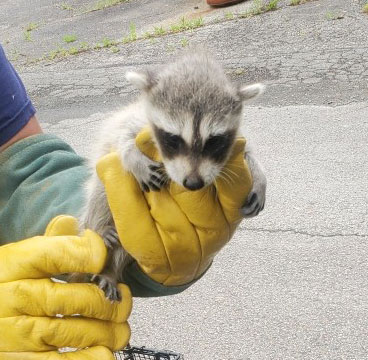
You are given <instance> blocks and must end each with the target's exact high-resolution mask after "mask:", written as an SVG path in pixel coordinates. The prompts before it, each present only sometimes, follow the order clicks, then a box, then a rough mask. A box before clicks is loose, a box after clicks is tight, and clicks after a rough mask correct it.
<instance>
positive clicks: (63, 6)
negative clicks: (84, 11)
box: [57, 2, 75, 11]
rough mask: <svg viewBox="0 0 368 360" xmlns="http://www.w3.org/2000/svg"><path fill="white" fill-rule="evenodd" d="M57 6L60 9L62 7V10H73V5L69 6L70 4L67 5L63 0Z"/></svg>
mask: <svg viewBox="0 0 368 360" xmlns="http://www.w3.org/2000/svg"><path fill="white" fill-rule="evenodd" d="M57 7H59V8H60V9H62V10H69V11H73V10H75V9H74V8H73V6H71V5H69V4H67V3H65V2H63V3H61V4H59V5H57Z"/></svg>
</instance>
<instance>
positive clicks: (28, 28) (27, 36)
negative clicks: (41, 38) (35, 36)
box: [23, 22, 40, 41]
mask: <svg viewBox="0 0 368 360" xmlns="http://www.w3.org/2000/svg"><path fill="white" fill-rule="evenodd" d="M39 26H40V25H39V24H37V23H33V22H31V23H29V24H28V25H27V26H26V27H25V28H24V30H25V31H24V33H23V35H24V39H25V40H26V41H32V38H31V31H33V30H36V29H37V28H38V27H39Z"/></svg>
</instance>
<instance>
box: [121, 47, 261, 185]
mask: <svg viewBox="0 0 368 360" xmlns="http://www.w3.org/2000/svg"><path fill="white" fill-rule="evenodd" d="M126 77H127V79H128V80H129V81H130V82H131V83H133V84H134V85H135V86H136V87H137V88H138V89H140V90H141V92H142V94H143V101H144V102H143V103H144V106H145V108H146V113H147V117H148V119H147V120H148V122H149V124H150V125H151V127H152V130H153V134H154V140H155V142H156V145H157V147H158V149H159V151H160V154H161V156H162V159H163V163H164V166H165V169H166V172H167V174H168V176H169V177H170V178H171V179H172V180H173V181H175V182H177V183H178V184H180V185H182V186H184V187H186V188H187V189H189V190H198V189H200V188H202V187H204V186H206V185H209V184H211V183H212V182H213V181H214V180H215V178H216V177H217V176H218V175H219V173H220V172H221V170H222V168H223V166H224V165H225V163H226V161H227V160H228V158H229V156H230V154H231V150H232V146H233V144H234V141H235V138H236V136H237V135H238V130H239V127H240V123H241V118H242V108H243V102H244V101H246V100H249V99H251V98H254V97H255V96H257V95H258V94H260V93H261V92H262V91H263V88H264V86H263V85H262V84H254V85H249V86H240V87H239V86H236V85H234V84H232V83H231V82H230V81H229V80H228V78H227V77H226V76H225V74H224V72H223V70H222V68H221V67H220V66H219V65H218V64H217V63H216V62H215V61H214V60H213V59H212V58H210V57H209V56H208V55H207V54H204V53H200V54H198V53H197V54H188V55H185V56H183V57H181V58H180V59H179V60H178V61H176V62H174V63H172V64H170V65H168V66H167V67H164V68H162V69H160V70H156V71H154V70H147V71H140V72H128V73H127V75H126Z"/></svg>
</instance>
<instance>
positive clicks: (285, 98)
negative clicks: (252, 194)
mask: <svg viewBox="0 0 368 360" xmlns="http://www.w3.org/2000/svg"><path fill="white" fill-rule="evenodd" d="M58 3H59V2H57V1H54V0H53V1H49V0H48V1H46V0H38V1H35V2H32V4H33V5H32V11H28V9H27V11H26V10H25V8H24V7H22V6H21V4H28V5H29V2H27V1H24V0H22V1H20V2H19V3H17V5H14V4H13V2H12V1H10V0H5V1H2V3H1V4H0V14H1V13H3V14H6V15H8V16H7V17H6V18H5V17H4V18H3V19H1V16H0V29H1V31H0V42H2V43H3V45H4V47H5V49H6V50H7V52H8V54H9V56H10V57H13V56H14V54H16V53H18V55H19V54H23V55H19V56H18V57H15V58H14V64H15V66H16V67H17V69H18V70H19V72H20V74H21V77H22V79H23V80H24V82H25V84H26V87H27V89H28V91H29V93H30V96H31V97H32V99H33V101H34V102H35V104H36V106H37V108H38V116H39V118H40V120H41V122H42V125H43V127H44V129H45V131H47V132H52V133H55V134H57V135H59V136H61V137H62V138H63V139H65V140H66V141H68V142H69V143H70V144H72V145H73V146H74V147H75V149H76V150H77V151H78V152H79V153H81V154H82V155H85V156H87V154H88V152H89V149H90V147H91V146H93V139H94V136H95V135H96V132H97V129H98V127H99V126H100V123H101V122H102V120H103V118H104V117H106V116H107V114H108V113H109V112H111V111H113V110H114V109H115V108H117V107H119V106H121V105H122V104H125V103H127V102H128V101H129V100H131V99H132V97H133V96H135V94H136V93H135V92H134V91H133V89H132V87H131V86H130V85H128V84H127V82H126V81H125V79H124V72H125V71H126V70H128V69H132V68H135V67H144V66H146V65H151V64H158V63H162V62H165V61H168V60H169V59H170V58H171V57H172V56H173V53H174V52H175V51H176V50H177V49H181V47H182V46H181V40H182V39H183V38H186V39H188V41H189V44H190V45H195V44H199V45H206V46H207V47H208V48H209V49H211V50H212V52H214V53H215V54H216V56H217V57H218V59H219V60H220V61H221V62H222V63H223V64H224V66H225V68H226V70H227V72H228V74H229V75H230V76H231V77H232V78H233V79H234V81H237V82H240V83H241V82H251V81H264V82H265V83H266V84H267V85H268V88H267V91H266V93H265V94H264V95H263V96H262V97H261V98H259V99H258V100H257V101H256V102H254V103H252V104H250V105H249V106H248V107H247V109H246V112H245V120H244V129H245V132H246V134H247V136H248V139H249V140H250V142H251V143H252V144H254V147H255V148H256V150H257V153H258V154H259V158H260V159H261V161H262V163H263V164H264V167H265V169H266V172H267V176H268V181H269V186H268V196H267V203H266V209H265V211H264V212H263V213H262V214H261V215H260V216H259V217H257V218H256V219H253V220H248V221H244V222H243V223H242V224H241V226H240V229H239V230H238V232H237V233H236V235H235V236H234V238H233V239H232V241H231V242H230V243H229V245H228V246H227V247H226V248H225V249H224V250H223V251H222V252H221V253H220V254H219V256H218V257H217V259H216V260H215V262H214V264H213V266H212V268H211V269H210V271H209V272H208V273H207V274H206V276H205V277H204V278H203V279H201V280H200V281H199V282H198V283H197V284H195V285H194V286H193V287H192V288H190V289H189V290H187V291H186V292H185V293H183V294H180V295H177V296H174V297H170V298H165V299H137V300H136V301H135V305H134V309H133V314H132V318H131V327H132V343H133V344H137V345H146V346H148V347H156V348H168V349H172V350H176V351H180V352H182V353H183V354H185V358H186V359H188V360H225V359H226V360H246V359H251V360H264V359H270V360H274V359H283V360H287V359H290V360H291V359H308V360H310V359H331V360H332V359H333V360H337V359H351V360H353V359H356V360H361V359H367V358H368V340H367V339H368V337H367V335H368V301H367V299H368V280H367V279H368V276H367V275H368V263H367V258H368V249H367V240H368V211H367V204H368V192H367V188H368V158H367V145H368V141H367V138H368V101H367V95H368V88H367V79H368V15H365V14H363V13H362V12H361V8H362V6H363V1H358V0H351V1H345V0H319V1H318V0H317V1H311V2H307V3H305V4H303V5H299V6H287V4H288V1H280V9H279V10H277V11H275V12H268V13H265V14H262V15H259V16H255V17H252V18H245V19H244V18H243V19H237V18H235V19H231V20H226V21H225V17H224V14H225V13H227V12H230V11H231V12H232V13H233V14H234V15H235V17H236V15H237V14H239V13H241V12H242V11H244V10H246V9H249V8H250V7H251V4H250V3H249V2H247V1H246V2H244V3H241V4H238V5H236V6H232V7H229V8H226V9H218V10H213V9H210V8H208V7H207V6H206V5H205V4H204V1H194V0H178V1H177V0H175V1H173V0H171V1H168V0H166V1H165V0H157V1H150V0H131V1H130V2H129V3H125V4H121V5H119V6H116V7H114V8H110V9H107V10H104V11H100V12H93V13H90V14H86V15H78V16H70V15H71V14H69V13H68V12H65V11H64V12H62V11H61V10H60V9H57V8H56V6H55V5H57V4H58ZM86 3H87V2H86V1H77V0H73V1H70V4H72V5H73V6H77V5H78V6H82V5H83V4H86ZM195 7H198V9H195ZM10 14H12V15H14V16H12V17H11V19H10ZM182 15H185V16H187V17H195V16H199V15H201V16H203V17H204V22H205V26H203V27H201V28H198V29H196V30H194V31H192V32H185V33H179V34H172V35H167V36H164V37H161V38H157V39H155V40H154V41H152V40H139V41H136V42H133V43H130V44H125V45H119V49H120V51H119V52H117V53H112V52H111V50H109V49H106V50H101V51H91V52H87V53H83V54H80V55H78V56H71V57H69V58H67V59H63V60H54V61H44V62H40V63H37V64H34V65H29V64H27V58H28V57H37V56H40V55H42V54H43V53H44V52H47V51H50V50H52V49H53V48H54V47H55V46H57V45H56V44H57V42H58V41H60V39H61V38H62V36H63V35H65V34H66V33H73V32H75V33H76V34H77V35H78V38H80V40H86V39H87V38H88V39H91V41H99V40H100V39H101V38H102V37H104V36H109V37H111V38H118V37H120V36H123V35H124V33H126V32H127V29H128V27H129V24H130V23H131V22H135V23H136V24H137V31H145V30H147V29H151V28H152V27H153V26H155V25H156V26H157V25H158V24H170V23H172V22H173V21H176V20H177V19H178V18H180V16H182ZM45 19H47V20H45ZM31 21H40V22H42V21H44V24H43V25H42V26H41V27H40V29H39V30H35V31H34V32H32V37H33V38H34V41H33V42H29V43H26V42H25V41H24V39H23V37H22V29H23V27H24V23H29V22H31ZM14 29H17V34H15V35H14V36H13V34H14ZM58 39H59V40H58ZM8 40H9V42H7V41H8ZM24 54H27V56H24ZM81 138H83V139H84V141H83V142H82V143H81V142H80V140H81Z"/></svg>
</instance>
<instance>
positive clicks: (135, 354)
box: [114, 346, 184, 360]
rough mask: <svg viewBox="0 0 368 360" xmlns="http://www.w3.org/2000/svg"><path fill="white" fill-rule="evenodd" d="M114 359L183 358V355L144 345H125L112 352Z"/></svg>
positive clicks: (172, 359) (157, 359)
mask: <svg viewBox="0 0 368 360" xmlns="http://www.w3.org/2000/svg"><path fill="white" fill-rule="evenodd" d="M114 355H115V359H116V360H184V357H183V355H181V354H176V353H173V352H172V351H167V350H153V349H147V348H146V347H144V346H143V347H130V346H127V347H126V348H125V349H123V350H122V351H117V352H115V353H114Z"/></svg>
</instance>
